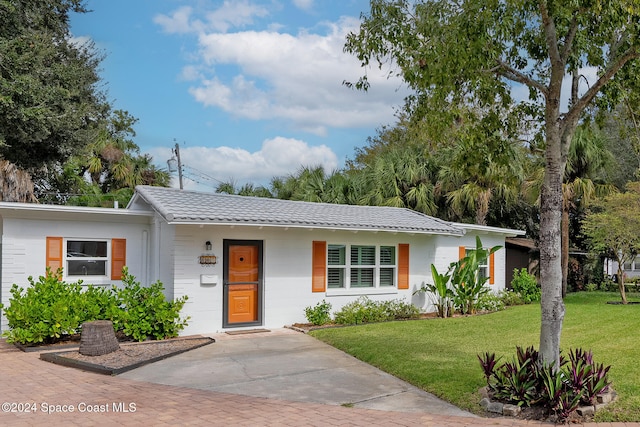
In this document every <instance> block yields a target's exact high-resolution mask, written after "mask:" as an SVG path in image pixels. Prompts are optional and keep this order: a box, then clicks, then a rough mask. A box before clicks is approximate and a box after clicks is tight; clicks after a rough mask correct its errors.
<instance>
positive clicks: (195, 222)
mask: <svg viewBox="0 0 640 427" xmlns="http://www.w3.org/2000/svg"><path fill="white" fill-rule="evenodd" d="M167 224H169V225H200V226H205V225H215V226H223V227H237V226H242V227H257V228H266V227H269V228H296V229H309V230H316V229H317V230H331V231H350V232H360V231H362V232H369V233H393V234H426V235H445V236H462V235H464V232H463V231H462V230H460V231H457V230H456V231H453V230H452V231H446V230H411V229H391V228H367V227H345V226H333V225H318V224H295V223H288V224H282V223H281V224H270V223H257V222H235V221H216V222H214V221H203V220H175V219H174V220H171V221H167Z"/></svg>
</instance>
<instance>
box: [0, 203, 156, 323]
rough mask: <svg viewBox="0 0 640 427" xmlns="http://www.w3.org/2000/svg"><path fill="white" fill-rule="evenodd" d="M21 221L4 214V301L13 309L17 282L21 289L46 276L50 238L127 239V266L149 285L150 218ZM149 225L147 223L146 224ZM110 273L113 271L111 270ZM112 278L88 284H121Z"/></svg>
mask: <svg viewBox="0 0 640 427" xmlns="http://www.w3.org/2000/svg"><path fill="white" fill-rule="evenodd" d="M39 216H40V218H28V219H26V218H19V217H16V216H12V215H11V214H7V213H3V214H2V228H1V230H2V261H1V262H2V270H1V272H2V274H1V285H0V286H1V288H0V295H1V302H2V304H4V305H5V307H7V306H9V298H10V297H11V293H10V289H11V286H12V285H13V284H14V283H15V284H17V285H18V286H21V287H26V286H28V285H29V281H28V278H29V276H32V277H33V278H34V279H35V280H37V278H38V277H40V276H43V275H44V274H45V273H46V238H47V236H52V237H64V238H70V239H78V240H81V239H112V238H124V239H127V247H126V250H127V253H126V264H127V266H128V267H129V272H130V273H131V274H133V275H134V276H135V277H136V278H137V280H139V281H140V282H141V283H142V284H146V283H147V282H146V280H147V275H146V272H147V270H148V268H147V267H148V255H147V254H148V249H149V248H148V240H149V231H150V230H149V225H148V222H149V218H144V217H142V218H141V217H126V218H125V217H123V216H119V217H115V216H114V218H112V220H111V221H108V220H105V218H104V216H101V217H100V220H99V221H94V220H88V219H87V217H83V216H82V215H76V214H69V215H66V217H67V218H66V219H55V220H50V219H44V218H42V216H47V215H46V214H45V215H39ZM145 223H146V224H145ZM109 272H110V270H109ZM77 279H78V277H77V276H74V277H72V278H66V277H64V280H65V281H67V282H75V281H77ZM120 283H121V282H120V281H117V280H116V281H112V280H110V278H109V277H104V278H103V279H98V280H87V281H85V282H84V284H85V285H88V284H94V285H110V284H116V285H117V284H120ZM7 328H8V325H7V320H6V318H5V317H4V315H2V320H1V326H0V329H1V330H6V329H7Z"/></svg>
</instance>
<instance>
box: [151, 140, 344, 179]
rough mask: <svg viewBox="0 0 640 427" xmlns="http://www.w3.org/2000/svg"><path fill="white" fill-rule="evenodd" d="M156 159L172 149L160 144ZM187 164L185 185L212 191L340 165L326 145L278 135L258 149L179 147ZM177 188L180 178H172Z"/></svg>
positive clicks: (156, 149)
mask: <svg viewBox="0 0 640 427" xmlns="http://www.w3.org/2000/svg"><path fill="white" fill-rule="evenodd" d="M151 155H152V156H153V157H154V158H156V159H168V158H170V157H171V155H172V154H171V150H170V149H168V148H164V147H157V148H154V149H152V150H151ZM180 159H181V161H182V164H183V165H184V172H185V173H184V179H183V182H184V184H185V188H190V189H198V190H209V191H211V190H213V189H215V187H216V186H217V185H218V183H219V182H220V181H223V182H226V181H230V180H232V181H234V182H236V183H237V184H239V185H242V184H244V183H253V184H255V185H265V186H267V185H268V184H269V182H270V181H271V178H273V177H276V176H285V175H289V174H291V173H293V172H295V171H296V170H298V169H299V168H300V167H301V166H318V165H321V166H323V167H324V168H325V170H326V171H327V172H330V171H332V170H334V169H336V168H337V167H338V159H337V157H336V155H335V153H334V152H333V151H332V150H331V148H329V147H327V146H326V145H319V146H309V145H308V144H307V143H306V142H304V141H301V140H298V139H292V138H285V137H276V138H273V139H268V140H265V141H264V142H263V143H262V147H261V149H260V150H259V151H256V152H253V153H251V152H249V151H247V150H245V149H242V148H231V147H188V146H182V147H180ZM173 181H174V182H173V186H174V187H177V186H178V183H177V179H174V180H173Z"/></svg>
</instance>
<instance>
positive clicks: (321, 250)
mask: <svg viewBox="0 0 640 427" xmlns="http://www.w3.org/2000/svg"><path fill="white" fill-rule="evenodd" d="M311 258H312V261H311V262H312V267H311V292H325V291H326V290H327V242H320V241H314V242H313V248H312V251H311Z"/></svg>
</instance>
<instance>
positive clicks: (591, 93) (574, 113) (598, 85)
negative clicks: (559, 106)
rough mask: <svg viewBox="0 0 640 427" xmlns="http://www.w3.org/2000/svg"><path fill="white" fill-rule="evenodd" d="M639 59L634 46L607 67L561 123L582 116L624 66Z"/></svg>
mask: <svg viewBox="0 0 640 427" xmlns="http://www.w3.org/2000/svg"><path fill="white" fill-rule="evenodd" d="M637 58H640V52H638V47H637V46H634V47H632V48H630V49H629V50H627V51H626V52H625V53H624V54H623V55H621V56H620V57H619V58H618V60H617V61H615V62H613V63H612V64H610V65H609V67H608V68H607V69H606V70H605V72H604V73H603V74H602V75H601V76H600V78H599V79H598V80H597V81H596V82H595V83H594V84H593V85H592V86H591V87H590V88H589V89H588V90H587V91H586V92H585V94H584V95H582V97H581V98H580V99H578V100H577V102H576V103H575V104H574V105H572V106H571V108H570V109H569V111H568V112H567V114H566V115H565V116H564V117H563V118H562V121H563V123H568V122H572V121H574V120H577V118H578V117H579V116H580V114H582V112H583V111H584V109H585V108H586V107H587V105H588V104H589V103H590V102H591V101H592V100H593V98H594V97H595V96H596V95H597V94H598V92H600V90H601V89H602V88H603V87H604V85H605V84H607V82H608V81H609V80H611V78H612V77H613V76H614V75H615V74H616V73H617V72H618V71H619V70H620V69H621V68H622V67H624V65H625V64H626V63H627V62H629V61H631V60H634V59H637Z"/></svg>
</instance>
